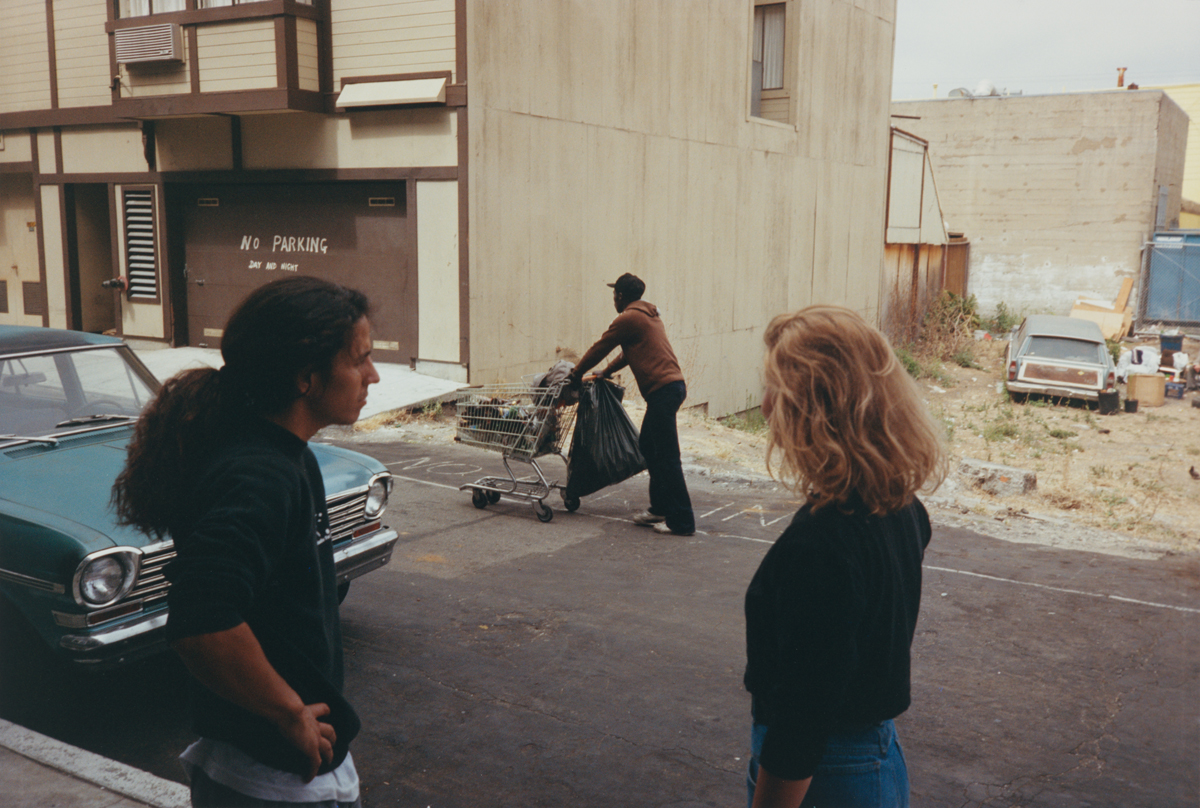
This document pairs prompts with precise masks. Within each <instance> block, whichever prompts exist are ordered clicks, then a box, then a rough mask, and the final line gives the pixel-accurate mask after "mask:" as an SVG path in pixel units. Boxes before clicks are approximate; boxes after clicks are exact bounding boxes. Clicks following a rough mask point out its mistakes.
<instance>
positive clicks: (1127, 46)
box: [892, 0, 1200, 101]
mask: <svg viewBox="0 0 1200 808" xmlns="http://www.w3.org/2000/svg"><path fill="white" fill-rule="evenodd" d="M1118 67H1127V68H1129V69H1128V70H1127V71H1126V73H1125V83H1126V85H1128V84H1129V83H1130V82H1134V83H1136V84H1138V85H1140V86H1143V87H1147V86H1151V85H1157V86H1161V85H1165V84H1193V83H1200V0H991V2H982V0H897V2H896V50H895V63H894V74H893V77H892V98H893V99H894V100H897V101H900V100H904V101H910V100H915V99H924V98H933V97H934V95H935V90H934V87H933V85H935V84H936V85H937V90H936V95H937V97H938V98H945V97H946V96H947V94H948V93H949V92H950V91H951V90H953V89H955V88H957V87H964V88H966V89H967V90H970V91H972V92H974V91H975V89H976V88H977V87H978V85H979V84H980V82H982V81H990V82H991V83H992V84H993V85H995V87H996V89H997V90H999V91H1000V92H1004V91H1005V90H1007V91H1008V92H1010V93H1017V92H1023V93H1024V94H1025V95H1039V94H1044V93H1060V92H1081V91H1087V90H1103V89H1110V88H1111V89H1115V88H1116V86H1117V68H1118Z"/></svg>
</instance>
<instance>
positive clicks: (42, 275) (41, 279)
mask: <svg viewBox="0 0 1200 808" xmlns="http://www.w3.org/2000/svg"><path fill="white" fill-rule="evenodd" d="M33 154H34V161H35V162H36V161H37V133H34V152H33ZM33 218H34V221H36V222H37V225H36V227H37V247H38V283H40V284H41V285H42V327H43V328H49V327H50V299H49V296H48V294H47V292H46V223H45V220H44V217H43V216H42V183H40V182H38V180H37V175H36V174H35V175H34V181H33ZM22 311H24V309H22Z"/></svg>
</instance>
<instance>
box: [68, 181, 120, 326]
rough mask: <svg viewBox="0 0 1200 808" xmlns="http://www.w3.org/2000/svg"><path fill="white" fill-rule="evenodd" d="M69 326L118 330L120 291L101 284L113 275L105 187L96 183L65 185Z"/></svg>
mask: <svg viewBox="0 0 1200 808" xmlns="http://www.w3.org/2000/svg"><path fill="white" fill-rule="evenodd" d="M64 194H65V202H66V223H67V266H68V270H67V275H68V280H69V282H70V285H71V311H70V321H69V322H70V327H71V328H72V329H74V330H76V331H89V332H91V333H93V334H103V333H113V334H119V333H120V329H119V328H118V323H120V315H121V299H120V294H121V292H119V291H115V290H109V289H106V288H104V287H103V286H101V285H100V284H101V282H102V281H106V280H109V279H111V278H112V277H113V276H114V270H113V257H112V244H113V242H112V228H113V225H112V216H111V211H110V208H109V188H108V186H107V185H103V184H99V183H76V184H73V185H67V186H65V190H64Z"/></svg>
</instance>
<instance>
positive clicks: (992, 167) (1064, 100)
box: [892, 90, 1187, 314]
mask: <svg viewBox="0 0 1200 808" xmlns="http://www.w3.org/2000/svg"><path fill="white" fill-rule="evenodd" d="M892 111H893V113H895V114H897V115H905V116H915V117H916V120H908V119H905V120H904V128H905V130H907V131H909V132H912V133H913V134H915V135H917V136H918V137H921V138H924V139H925V140H927V141H929V155H930V158H931V159H932V161H933V165H934V173H935V174H936V176H937V183H938V193H939V196H940V199H941V203H942V212H943V215H944V216H945V218H946V220H947V222H948V223H949V226H950V229H951V230H954V231H962V232H963V233H965V234H966V236H967V237H968V238H969V239H970V240H971V267H970V285H969V289H968V291H969V292H971V293H973V294H974V295H975V296H976V297H977V298H978V300H979V303H980V306H981V308H982V310H984V311H985V312H986V311H991V310H993V309H994V308H995V306H996V304H998V303H1000V302H1003V303H1005V304H1006V305H1007V306H1008V308H1009V309H1010V310H1012V311H1015V312H1019V313H1023V314H1031V313H1035V312H1044V313H1049V314H1066V313H1068V312H1069V311H1070V308H1071V305H1072V304H1073V303H1074V302H1075V300H1076V299H1077V298H1078V297H1080V296H1086V297H1091V298H1097V299H1101V300H1111V299H1112V298H1113V297H1115V296H1116V294H1117V292H1118V291H1119V289H1120V286H1121V281H1122V280H1123V279H1124V278H1126V277H1133V278H1136V277H1137V274H1138V272H1139V269H1140V266H1141V247H1142V244H1143V242H1144V241H1145V240H1146V238H1147V237H1148V236H1149V234H1150V233H1151V231H1152V229H1153V227H1154V217H1155V210H1156V206H1157V202H1158V186H1159V185H1160V184H1164V185H1166V186H1167V187H1168V188H1169V197H1168V202H1167V206H1168V211H1169V214H1168V216H1167V220H1168V221H1170V220H1172V219H1174V218H1177V217H1178V213H1179V199H1180V183H1181V181H1182V176H1183V154H1184V144H1185V140H1186V136H1187V135H1186V133H1187V117H1186V116H1185V115H1184V114H1183V111H1182V110H1181V109H1180V108H1179V106H1178V105H1177V104H1175V103H1174V102H1173V101H1172V100H1171V99H1170V98H1168V97H1167V96H1166V95H1165V94H1164V93H1162V92H1160V91H1152V90H1140V91H1128V90H1119V91H1111V92H1101V93H1086V94H1070V95H1044V96H1024V97H1021V96H1012V97H987V98H956V99H941V100H933V101H912V102H897V103H894V104H892Z"/></svg>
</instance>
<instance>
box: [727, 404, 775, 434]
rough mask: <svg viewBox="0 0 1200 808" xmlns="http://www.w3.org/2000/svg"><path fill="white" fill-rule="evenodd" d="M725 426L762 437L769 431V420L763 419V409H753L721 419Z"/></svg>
mask: <svg viewBox="0 0 1200 808" xmlns="http://www.w3.org/2000/svg"><path fill="white" fill-rule="evenodd" d="M721 422H722V423H723V424H725V426H727V427H729V428H731V429H736V430H739V431H741V432H749V433H750V434H751V435H761V434H763V433H764V432H766V431H767V419H766V418H764V417H763V414H762V408H761V407H751V408H749V409H746V410H744V411H742V412H738V413H734V414H733V415H729V416H726V417H725V418H722V419H721Z"/></svg>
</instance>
